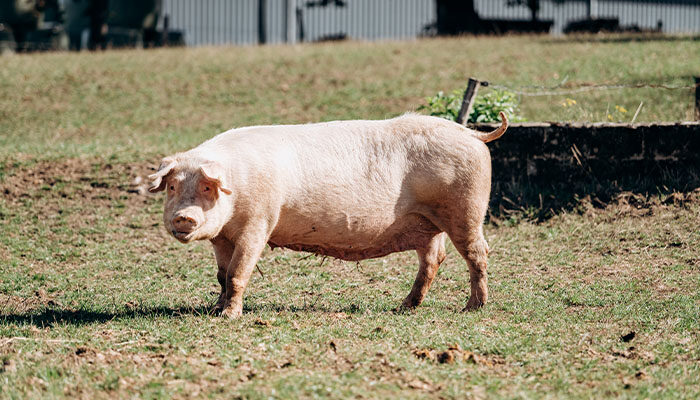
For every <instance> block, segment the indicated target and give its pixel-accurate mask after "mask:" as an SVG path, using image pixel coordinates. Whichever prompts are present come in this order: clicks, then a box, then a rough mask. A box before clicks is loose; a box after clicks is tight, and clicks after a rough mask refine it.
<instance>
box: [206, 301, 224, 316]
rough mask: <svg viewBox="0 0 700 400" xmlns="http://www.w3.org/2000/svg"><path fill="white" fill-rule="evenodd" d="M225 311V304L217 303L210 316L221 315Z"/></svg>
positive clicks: (210, 311)
mask: <svg viewBox="0 0 700 400" xmlns="http://www.w3.org/2000/svg"><path fill="white" fill-rule="evenodd" d="M223 309H224V303H221V302H219V303H216V304H214V305H213V306H212V308H211V309H210V310H209V314H214V315H216V314H219V313H220V312H221V311H222V310H223Z"/></svg>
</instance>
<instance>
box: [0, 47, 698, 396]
mask: <svg viewBox="0 0 700 400" xmlns="http://www.w3.org/2000/svg"><path fill="white" fill-rule="evenodd" d="M0 61H1V62H2V63H3V68H2V69H0V87H1V88H2V94H3V96H0V132H2V134H1V136H0V160H1V162H0V193H1V196H2V197H0V225H1V226H2V231H1V233H2V234H1V235H0V268H1V270H0V357H1V361H2V362H1V363H0V397H2V398H36V397H53V398H91V399H92V398H113V397H115V396H118V397H140V398H190V397H226V398H231V397H234V398H235V397H243V398H269V397H273V398H292V397H302V398H314V397H334V398H339V397H362V398H398V397H400V398H425V397H434V398H464V397H467V396H468V397H473V398H486V397H488V398H492V397H496V398H516V397H517V398H521V397H528V398H529V397H534V398H604V397H606V398H607V397H617V398H640V397H641V398H647V397H648V398H674V399H676V398H688V399H694V398H697V397H698V396H700V230H699V229H698V221H699V220H700V191H695V192H689V193H675V194H673V195H671V196H666V195H646V194H635V193H624V194H621V195H620V196H619V197H618V198H617V199H616V200H614V201H612V202H610V203H609V204H607V205H606V206H605V207H601V206H600V205H599V204H598V205H597V207H594V206H593V205H591V204H588V203H587V202H581V204H580V205H579V207H577V208H576V209H575V210H573V211H569V212H564V211H562V212H560V213H558V214H557V215H555V216H554V217H553V218H550V219H548V220H546V221H544V222H540V223H535V222H530V221H527V220H518V219H517V218H512V219H509V220H499V219H493V220H492V222H491V223H490V224H489V225H487V226H486V228H485V230H486V236H487V240H488V241H489V243H490V245H491V248H492V254H491V257H490V261H489V276H490V281H489V284H490V288H491V292H490V294H491V298H490V303H489V304H488V305H487V306H486V307H484V308H483V309H481V310H480V311H477V312H472V313H463V312H461V311H460V310H461V309H462V308H463V307H464V305H465V304H466V299H467V297H468V290H469V289H468V288H469V275H468V272H467V267H466V265H465V262H464V261H463V260H462V259H461V258H460V257H459V256H458V255H457V253H456V252H455V251H454V249H453V248H451V247H450V248H449V254H448V258H447V260H446V262H445V263H444V264H443V266H442V267H441V270H440V272H439V275H438V277H437V278H436V281H435V283H434V284H433V287H432V288H431V290H430V292H429V293H428V296H427V298H426V301H425V302H424V304H423V305H422V306H421V307H419V308H418V309H417V310H416V311H414V312H406V313H402V312H395V311H393V310H394V308H395V307H396V306H397V305H398V304H399V303H400V301H401V300H402V299H403V297H404V296H405V295H406V294H407V293H408V291H409V290H410V286H411V284H412V282H413V278H414V275H415V271H416V268H417V265H416V264H417V262H416V257H415V255H414V254H413V253H402V254H394V255H392V256H389V257H385V258H382V259H377V260H368V261H363V262H361V263H349V262H341V261H337V260H332V259H327V260H323V259H322V258H321V257H316V256H313V255H309V254H307V253H294V252H291V251H285V250H280V249H277V250H274V251H270V250H269V249H268V250H266V252H265V253H264V255H263V259H262V260H261V262H260V263H259V266H260V269H261V271H262V273H263V274H264V276H263V275H262V274H257V273H256V275H255V276H254V278H253V279H252V280H251V284H250V286H249V288H248V291H247V293H246V297H245V305H244V315H243V317H242V318H240V319H238V320H235V321H230V320H225V319H222V318H219V317H215V316H211V315H209V314H208V312H207V311H208V309H209V306H210V305H212V303H213V302H214V300H215V299H216V297H217V295H218V283H217V282H216V278H215V264H214V259H213V254H212V251H211V249H210V245H209V244H207V243H197V244H194V245H187V246H186V245H181V244H179V243H178V242H176V241H175V240H174V239H172V238H171V237H169V236H168V235H167V234H166V232H165V231H164V229H163V227H162V222H161V213H162V202H163V199H162V196H152V195H144V194H141V192H140V189H141V188H142V185H143V182H142V181H141V180H140V179H142V178H143V177H145V176H146V175H147V174H148V173H150V171H151V170H152V169H153V168H154V167H155V166H156V164H157V163H158V161H159V159H160V157H161V156H162V155H165V154H167V153H171V152H174V151H178V150H183V149H186V148H188V147H190V146H194V145H196V144H198V143H200V142H201V141H202V140H204V139H205V138H208V137H210V136H212V135H214V134H215V133H217V132H219V131H221V130H224V129H228V128H230V127H234V126H244V125H249V124H259V123H281V122H306V121H320V120H332V119H348V118H383V117H388V116H394V115H397V114H400V113H402V112H404V111H407V110H414V109H415V108H417V106H418V105H420V104H421V103H422V101H423V98H424V97H426V96H429V95H432V94H434V93H435V92H437V91H439V90H445V91H449V90H452V89H453V88H458V87H460V86H462V85H463V84H464V81H465V80H466V77H467V76H469V75H473V76H477V77H479V78H481V79H486V80H490V81H492V82H495V83H496V82H497V83H500V84H504V85H511V86H522V85H533V84H534V85H553V84H556V83H558V82H560V81H561V80H562V79H564V77H568V80H567V82H568V83H567V85H572V86H575V85H577V84H581V83H586V82H593V83H632V84H634V83H664V84H671V85H689V84H690V83H691V76H692V75H694V74H697V73H698V71H697V66H698V65H700V42H697V41H692V40H675V41H652V42H616V41H606V42H597V41H559V40H552V39H550V38H536V37H525V38H500V39H499V38H478V39H450V40H425V41H417V42H407V43H398V42H389V43H374V44H363V43H341V44H334V45H308V46H306V45H305V46H298V47H293V48H287V47H265V48H252V47H251V48H219V49H215V48H205V49H168V50H156V51H114V52H108V53H99V54H79V55H75V54H34V55H21V56H20V55H17V56H13V57H6V58H2V59H0ZM568 97H570V98H573V99H575V100H576V105H575V106H573V107H572V106H567V107H563V106H562V105H561V103H562V102H563V101H565V98H563V97H533V98H530V97H528V98H523V102H522V112H523V115H524V116H525V117H526V118H527V119H529V120H533V121H539V120H594V121H598V120H603V119H607V114H608V113H609V111H610V110H613V109H614V107H615V105H618V106H622V107H624V108H625V109H627V110H628V111H629V110H632V111H631V112H628V113H620V112H618V114H616V118H617V117H619V118H622V117H624V118H626V119H627V120H628V119H631V115H628V114H631V113H632V112H633V111H634V110H636V108H637V106H638V104H639V102H640V101H644V107H643V109H642V111H641V112H640V114H639V116H638V120H641V121H653V120H684V119H689V118H690V117H691V116H692V98H691V92H690V91H689V90H685V91H678V90H675V91H669V90H663V89H661V90H659V89H634V90H606V91H600V92H589V93H586V94H585V95H584V94H581V95H580V96H578V95H576V96H572V95H569V96H568ZM623 114H624V115H623ZM505 139H506V138H504V139H503V140H505Z"/></svg>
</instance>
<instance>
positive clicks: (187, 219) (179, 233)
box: [172, 214, 199, 239]
mask: <svg viewBox="0 0 700 400" xmlns="http://www.w3.org/2000/svg"><path fill="white" fill-rule="evenodd" d="M172 226H173V231H172V233H173V236H175V237H176V238H178V239H180V238H184V236H187V235H188V234H190V233H192V232H194V231H195V230H196V229H197V228H198V226H199V223H198V222H197V220H196V219H195V218H194V217H192V216H190V215H182V214H181V215H176V216H175V217H174V218H173V220H172Z"/></svg>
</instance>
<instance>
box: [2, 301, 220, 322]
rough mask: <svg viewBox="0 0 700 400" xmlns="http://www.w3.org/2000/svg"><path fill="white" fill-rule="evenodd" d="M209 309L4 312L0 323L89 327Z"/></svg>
mask: <svg viewBox="0 0 700 400" xmlns="http://www.w3.org/2000/svg"><path fill="white" fill-rule="evenodd" d="M209 309H210V306H209V305H202V306H197V307H192V306H181V307H139V308H135V309H133V310H124V311H117V312H107V311H105V312H101V311H92V310H61V309H55V308H47V309H44V310H42V311H40V312H38V313H37V312H31V311H30V312H26V313H5V312H4V310H3V312H0V323H3V324H10V323H13V324H18V325H25V324H29V325H34V326H37V327H51V326H54V325H62V324H68V325H87V324H91V323H103V322H108V321H112V320H120V319H134V318H141V317H150V318H153V317H173V318H178V317H181V316H186V315H207V314H209Z"/></svg>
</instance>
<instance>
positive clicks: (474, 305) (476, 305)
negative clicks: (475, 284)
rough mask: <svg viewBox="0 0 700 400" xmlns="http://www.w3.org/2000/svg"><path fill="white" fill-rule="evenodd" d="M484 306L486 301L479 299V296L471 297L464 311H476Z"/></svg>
mask: <svg viewBox="0 0 700 400" xmlns="http://www.w3.org/2000/svg"><path fill="white" fill-rule="evenodd" d="M483 306H484V302H483V301H481V300H478V299H477V298H470V299H469V301H468V302H467V306H466V307H464V309H463V310H462V311H476V310H478V309H480V308H481V307H483Z"/></svg>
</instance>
